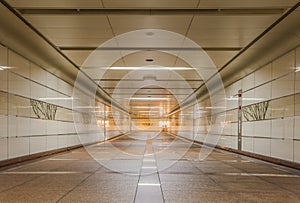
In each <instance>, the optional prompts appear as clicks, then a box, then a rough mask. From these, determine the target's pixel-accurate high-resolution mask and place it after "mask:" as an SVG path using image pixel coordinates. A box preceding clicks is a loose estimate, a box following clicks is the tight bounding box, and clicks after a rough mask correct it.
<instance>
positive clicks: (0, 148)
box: [0, 138, 8, 161]
mask: <svg viewBox="0 0 300 203" xmlns="http://www.w3.org/2000/svg"><path fill="white" fill-rule="evenodd" d="M7 157H8V155H7V138H0V161H1V160H5V159H7Z"/></svg>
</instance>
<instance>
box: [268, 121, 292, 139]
mask: <svg viewBox="0 0 300 203" xmlns="http://www.w3.org/2000/svg"><path fill="white" fill-rule="evenodd" d="M271 136H272V137H273V138H284V139H293V137H294V117H290V118H283V119H274V120H272V133H271Z"/></svg>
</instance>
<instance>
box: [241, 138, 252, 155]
mask: <svg viewBox="0 0 300 203" xmlns="http://www.w3.org/2000/svg"><path fill="white" fill-rule="evenodd" d="M253 140H254V139H253V138H252V137H243V138H242V150H243V151H246V152H253Z"/></svg>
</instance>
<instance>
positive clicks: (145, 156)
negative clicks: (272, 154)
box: [0, 132, 300, 202]
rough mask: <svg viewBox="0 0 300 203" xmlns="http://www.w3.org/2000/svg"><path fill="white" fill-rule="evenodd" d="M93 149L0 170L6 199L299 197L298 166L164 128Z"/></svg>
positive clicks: (284, 199)
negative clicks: (208, 144) (205, 144)
mask: <svg viewBox="0 0 300 203" xmlns="http://www.w3.org/2000/svg"><path fill="white" fill-rule="evenodd" d="M86 149H87V151H88V153H87V151H86V150H85V149H78V150H74V151H71V152H67V153H63V154H58V155H55V156H52V157H50V158H49V157H48V158H46V159H42V160H38V161H35V162H31V163H27V164H23V165H21V166H17V167H13V168H10V169H6V170H2V171H0V202H300V193H299V191H300V176H299V174H300V173H299V171H296V170H291V169H287V168H283V167H279V166H275V165H271V164H268V163H264V162H261V161H258V160H254V159H250V158H246V157H242V156H240V155H235V154H231V153H227V152H223V151H219V150H213V151H212V152H211V153H210V154H209V155H208V157H207V158H206V159H205V160H204V161H200V160H199V159H198V157H199V151H200V149H201V147H199V146H198V145H192V143H189V142H186V141H183V140H180V139H175V138H174V137H172V136H170V135H168V134H165V133H161V134H159V135H158V136H156V134H154V133H147V132H144V133H131V134H129V135H128V136H123V137H121V138H120V139H117V140H114V141H112V142H107V143H105V144H99V145H93V146H90V147H87V148H86ZM202 149H203V151H202V153H203V152H204V153H205V152H209V149H208V148H202ZM96 160H97V161H96Z"/></svg>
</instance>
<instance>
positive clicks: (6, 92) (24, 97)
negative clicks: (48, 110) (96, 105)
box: [0, 90, 80, 113]
mask: <svg viewBox="0 0 300 203" xmlns="http://www.w3.org/2000/svg"><path fill="white" fill-rule="evenodd" d="M0 93H4V94H8V97H9V96H10V95H12V96H16V97H21V98H23V99H28V100H30V99H33V100H36V101H41V100H37V99H35V98H31V97H28V96H24V95H19V94H16V93H12V92H8V91H4V90H0ZM41 102H44V101H41ZM44 103H48V104H52V105H55V106H57V107H59V108H62V109H66V110H70V111H74V112H78V113H80V112H79V111H77V110H75V109H72V108H68V107H64V106H61V105H57V104H53V103H49V102H44Z"/></svg>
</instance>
